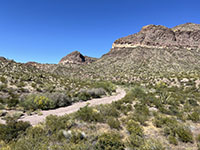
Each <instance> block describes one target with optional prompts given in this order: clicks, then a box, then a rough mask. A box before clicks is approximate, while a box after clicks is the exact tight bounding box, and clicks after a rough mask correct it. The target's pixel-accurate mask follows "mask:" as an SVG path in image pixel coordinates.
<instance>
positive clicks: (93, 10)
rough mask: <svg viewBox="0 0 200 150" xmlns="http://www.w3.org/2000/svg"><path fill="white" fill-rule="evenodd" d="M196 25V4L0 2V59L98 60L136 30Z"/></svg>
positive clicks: (191, 0)
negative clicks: (75, 56)
mask: <svg viewBox="0 0 200 150" xmlns="http://www.w3.org/2000/svg"><path fill="white" fill-rule="evenodd" d="M187 22H193V23H198V24H200V1H199V0H0V56H4V57H6V58H9V59H14V60H15V61H17V62H27V61H37V62H40V63H58V61H59V60H60V59H61V58H62V57H63V56H65V55H67V54H68V53H70V52H72V51H74V50H78V51H80V52H81V53H83V54H84V55H88V56H93V57H101V56H102V55H103V54H105V53H107V52H108V51H109V50H110V48H111V47H112V43H113V42H114V41H115V40H116V39H118V38H120V37H124V36H127V35H130V34H133V33H136V32H138V31H139V30H140V29H141V27H142V26H144V25H148V24H156V25H158V24H160V25H165V26H167V27H173V26H176V25H178V24H183V23H187Z"/></svg>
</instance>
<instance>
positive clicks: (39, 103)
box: [20, 94, 55, 110]
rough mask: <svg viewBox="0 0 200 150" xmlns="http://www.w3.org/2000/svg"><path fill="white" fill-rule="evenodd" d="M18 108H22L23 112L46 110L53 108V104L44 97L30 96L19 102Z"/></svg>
mask: <svg viewBox="0 0 200 150" xmlns="http://www.w3.org/2000/svg"><path fill="white" fill-rule="evenodd" d="M20 106H22V107H24V109H25V110H36V109H42V110H47V109H52V108H55V103H54V102H53V101H52V100H51V99H49V98H48V97H46V96H44V95H34V94H31V95H28V96H26V97H24V98H23V100H21V102H20Z"/></svg>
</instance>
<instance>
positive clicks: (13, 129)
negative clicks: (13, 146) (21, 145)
mask: <svg viewBox="0 0 200 150" xmlns="http://www.w3.org/2000/svg"><path fill="white" fill-rule="evenodd" d="M28 127H30V124H29V123H28V122H23V121H15V120H12V119H11V120H8V121H7V122H6V124H0V140H3V141H4V142H6V143H8V142H10V141H11V140H15V139H16V138H17V137H18V136H19V135H20V134H23V133H24V132H25V131H26V129H27V128H28Z"/></svg>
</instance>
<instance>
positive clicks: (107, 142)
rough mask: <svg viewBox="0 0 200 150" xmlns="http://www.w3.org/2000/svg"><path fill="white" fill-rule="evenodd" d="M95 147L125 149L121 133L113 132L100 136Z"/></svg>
mask: <svg viewBox="0 0 200 150" xmlns="http://www.w3.org/2000/svg"><path fill="white" fill-rule="evenodd" d="M95 148H96V149H97V150H125V146H124V144H123V143H122V141H121V137H120V135H119V134H117V133H113V132H110V133H104V134H102V135H101V136H99V137H98V140H97V143H96V145H95Z"/></svg>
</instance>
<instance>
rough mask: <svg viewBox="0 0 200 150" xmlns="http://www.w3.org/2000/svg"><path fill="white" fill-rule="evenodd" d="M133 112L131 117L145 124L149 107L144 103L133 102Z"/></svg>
mask: <svg viewBox="0 0 200 150" xmlns="http://www.w3.org/2000/svg"><path fill="white" fill-rule="evenodd" d="M134 107H135V113H134V114H133V115H134V116H133V119H134V120H135V121H138V122H140V123H141V124H142V125H145V122H146V121H147V120H148V119H149V115H150V113H149V109H148V107H147V106H146V105H144V104H138V103H137V104H135V106H134Z"/></svg>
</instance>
